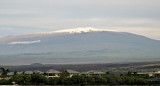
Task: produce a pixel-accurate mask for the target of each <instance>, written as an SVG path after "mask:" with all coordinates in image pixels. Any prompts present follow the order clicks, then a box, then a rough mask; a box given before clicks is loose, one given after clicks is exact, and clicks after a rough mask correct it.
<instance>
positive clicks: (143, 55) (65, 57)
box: [0, 28, 160, 64]
mask: <svg viewBox="0 0 160 86" xmlns="http://www.w3.org/2000/svg"><path fill="white" fill-rule="evenodd" d="M154 60H160V41H158V40H153V39H150V38H147V37H144V36H140V35H136V34H131V33H127V32H120V31H110V30H106V29H94V28H76V29H67V30H58V31H50V32H38V33H33V34H28V35H20V36H8V37H3V38H0V64H30V63H51V64H56V63H58V64H66V63H112V62H128V61H130V62H133V61H134V62H135V61H154Z"/></svg>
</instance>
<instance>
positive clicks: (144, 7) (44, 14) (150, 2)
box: [0, 0, 160, 40]
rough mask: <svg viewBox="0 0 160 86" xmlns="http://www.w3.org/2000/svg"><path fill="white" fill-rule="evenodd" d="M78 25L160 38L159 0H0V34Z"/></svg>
mask: <svg viewBox="0 0 160 86" xmlns="http://www.w3.org/2000/svg"><path fill="white" fill-rule="evenodd" d="M78 27H92V28H103V29H111V30H119V31H125V32H131V33H136V34H140V35H144V36H147V37H150V38H154V39H158V40H160V0H0V37H2V36H7V35H20V34H28V33H34V32H41V31H54V30H60V29H72V28H78Z"/></svg>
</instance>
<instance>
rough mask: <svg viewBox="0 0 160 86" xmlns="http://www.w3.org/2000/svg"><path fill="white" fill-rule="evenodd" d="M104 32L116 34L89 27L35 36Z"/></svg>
mask: <svg viewBox="0 0 160 86" xmlns="http://www.w3.org/2000/svg"><path fill="white" fill-rule="evenodd" d="M105 31H114V32H118V31H117V30H107V29H95V28H91V27H87V28H75V29H66V30H57V31H50V32H38V33H36V34H45V35H46V34H56V33H70V34H74V33H87V32H105Z"/></svg>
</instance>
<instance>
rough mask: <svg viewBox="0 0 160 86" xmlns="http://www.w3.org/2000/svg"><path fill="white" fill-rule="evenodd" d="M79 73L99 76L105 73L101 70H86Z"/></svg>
mask: <svg viewBox="0 0 160 86" xmlns="http://www.w3.org/2000/svg"><path fill="white" fill-rule="evenodd" d="M81 74H82V75H86V76H101V75H103V74H105V73H104V72H102V71H96V70H91V71H87V72H82V73H81Z"/></svg>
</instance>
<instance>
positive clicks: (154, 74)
mask: <svg viewBox="0 0 160 86" xmlns="http://www.w3.org/2000/svg"><path fill="white" fill-rule="evenodd" d="M137 75H148V76H149V77H156V76H157V75H160V71H153V72H138V73H137Z"/></svg>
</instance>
